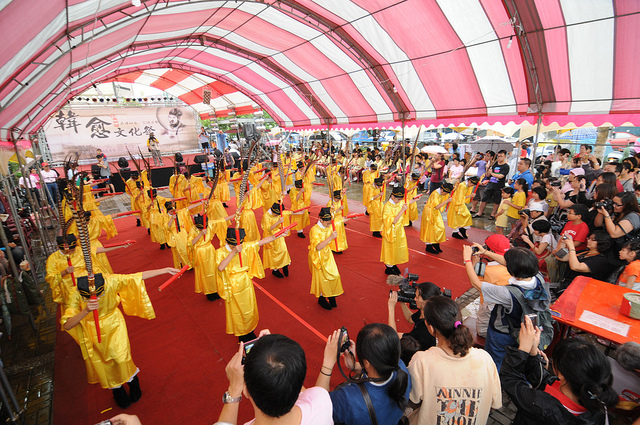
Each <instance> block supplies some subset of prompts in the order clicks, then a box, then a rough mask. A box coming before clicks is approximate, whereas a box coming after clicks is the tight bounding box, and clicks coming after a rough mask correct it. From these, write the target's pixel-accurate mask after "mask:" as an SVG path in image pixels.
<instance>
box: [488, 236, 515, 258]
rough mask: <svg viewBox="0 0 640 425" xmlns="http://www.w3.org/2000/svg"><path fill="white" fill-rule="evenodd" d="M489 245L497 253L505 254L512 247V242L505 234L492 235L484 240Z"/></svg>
mask: <svg viewBox="0 0 640 425" xmlns="http://www.w3.org/2000/svg"><path fill="white" fill-rule="evenodd" d="M484 243H485V244H486V245H487V247H488V248H489V249H490V250H491V251H493V252H495V253H496V254H500V255H504V253H505V252H507V251H509V249H511V242H509V239H508V238H507V237H506V236H505V235H491V236H489V237H488V238H487V239H485V240H484Z"/></svg>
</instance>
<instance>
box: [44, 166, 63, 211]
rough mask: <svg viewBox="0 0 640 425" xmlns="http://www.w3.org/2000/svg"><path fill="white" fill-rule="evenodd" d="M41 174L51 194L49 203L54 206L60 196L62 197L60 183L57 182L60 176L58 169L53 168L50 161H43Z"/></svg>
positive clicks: (48, 192)
mask: <svg viewBox="0 0 640 425" xmlns="http://www.w3.org/2000/svg"><path fill="white" fill-rule="evenodd" d="M40 175H41V176H42V179H43V180H44V184H45V188H46V189H47V194H48V195H49V196H48V197H49V204H50V205H51V206H52V207H55V205H56V204H57V203H58V198H59V197H60V193H59V192H58V184H57V183H56V181H57V180H58V176H59V175H58V172H57V171H56V170H52V169H51V167H50V166H49V163H48V162H43V163H42V170H41V171H40Z"/></svg>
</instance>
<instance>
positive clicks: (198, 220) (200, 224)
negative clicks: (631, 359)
mask: <svg viewBox="0 0 640 425" xmlns="http://www.w3.org/2000/svg"><path fill="white" fill-rule="evenodd" d="M193 224H195V226H196V228H198V229H203V228H204V217H203V216H202V215H200V214H198V215H197V216H195V217H193Z"/></svg>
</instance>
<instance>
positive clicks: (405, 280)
mask: <svg viewBox="0 0 640 425" xmlns="http://www.w3.org/2000/svg"><path fill="white" fill-rule="evenodd" d="M405 275H406V276H404V277H403V276H393V275H392V276H389V277H387V283H388V284H389V285H398V290H397V291H396V292H397V293H398V302H401V303H407V304H409V308H410V309H412V310H417V309H418V305H417V304H416V289H418V284H417V283H416V282H417V281H418V279H420V276H418V275H417V274H414V273H408V272H407V270H405ZM391 292H393V291H389V293H391ZM440 293H441V294H442V295H444V296H445V297H449V298H451V290H450V289H446V288H440Z"/></svg>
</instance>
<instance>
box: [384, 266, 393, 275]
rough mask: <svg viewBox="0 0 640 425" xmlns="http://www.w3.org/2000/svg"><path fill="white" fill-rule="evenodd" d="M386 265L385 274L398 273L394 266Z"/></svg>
mask: <svg viewBox="0 0 640 425" xmlns="http://www.w3.org/2000/svg"><path fill="white" fill-rule="evenodd" d="M385 267H386V268H385V270H384V274H386V275H390V274H396V271H395V270H394V269H393V266H391V267H388V266H385Z"/></svg>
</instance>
